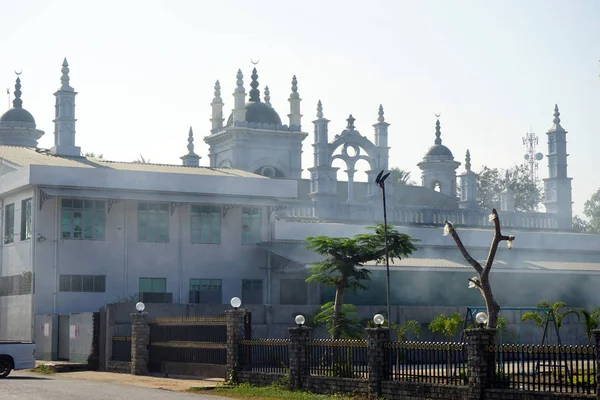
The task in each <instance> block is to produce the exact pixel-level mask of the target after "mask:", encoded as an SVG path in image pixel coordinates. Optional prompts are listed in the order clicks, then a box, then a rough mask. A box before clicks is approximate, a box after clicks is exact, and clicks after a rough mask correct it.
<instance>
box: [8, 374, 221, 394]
mask: <svg viewBox="0 0 600 400" xmlns="http://www.w3.org/2000/svg"><path fill="white" fill-rule="evenodd" d="M0 398H2V399H3V400H17V399H18V400H63V399H64V400H71V399H72V400H138V399H140V400H142V399H143V400H172V399H194V400H226V399H225V398H223V397H217V396H208V395H200V394H188V393H176V392H170V391H167V390H161V389H147V388H140V387H135V386H130V385H119V384H111V383H105V382H93V381H86V380H79V379H69V378H63V377H61V376H60V374H57V375H40V374H35V373H31V372H14V371H13V372H12V373H11V374H10V376H9V377H8V378H6V379H2V380H0Z"/></svg>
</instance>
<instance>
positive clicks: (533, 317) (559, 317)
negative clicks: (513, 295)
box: [521, 301, 581, 341]
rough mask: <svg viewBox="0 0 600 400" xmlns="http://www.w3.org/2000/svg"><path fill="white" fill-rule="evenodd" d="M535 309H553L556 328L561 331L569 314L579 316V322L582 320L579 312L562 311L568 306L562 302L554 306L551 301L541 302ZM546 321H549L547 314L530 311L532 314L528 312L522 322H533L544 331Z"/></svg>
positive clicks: (522, 317) (523, 316)
mask: <svg viewBox="0 0 600 400" xmlns="http://www.w3.org/2000/svg"><path fill="white" fill-rule="evenodd" d="M535 307H536V308H550V309H552V312H553V313H554V321H555V323H556V328H557V329H558V330H560V328H561V326H562V323H563V320H564V319H565V317H566V316H567V315H569V314H574V315H577V319H578V320H579V319H580V318H581V317H580V315H579V312H578V311H577V310H572V309H571V310H565V311H563V310H562V309H563V308H566V307H567V304H566V303H565V302H562V301H557V302H555V303H554V304H552V303H550V302H549V301H540V302H538V303H537V304H536V305H535ZM546 319H547V315H546V313H545V312H542V311H530V312H526V313H525V314H523V315H522V316H521V322H525V321H533V322H534V323H535V324H536V325H537V326H539V327H540V328H542V329H544V327H545V325H546ZM546 341H548V336H546Z"/></svg>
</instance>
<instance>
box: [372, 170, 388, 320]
mask: <svg viewBox="0 0 600 400" xmlns="http://www.w3.org/2000/svg"><path fill="white" fill-rule="evenodd" d="M383 173H384V171H381V172H380V173H379V175H377V178H375V183H376V184H377V186H379V187H380V188H381V190H382V191H383V235H384V238H385V272H386V281H385V286H386V296H387V319H388V324H391V321H392V311H391V305H390V259H389V255H388V231H387V210H386V205H385V180H386V179H387V177H388V176H390V173H389V172H388V173H387V174H385V175H383Z"/></svg>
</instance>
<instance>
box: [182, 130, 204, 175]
mask: <svg viewBox="0 0 600 400" xmlns="http://www.w3.org/2000/svg"><path fill="white" fill-rule="evenodd" d="M187 149H188V153H187V154H186V155H185V156H183V157H181V160H182V161H183V165H184V166H186V167H199V166H200V156H199V155H198V154H196V153H194V132H193V131H192V127H191V126H190V132H189V133H188V145H187Z"/></svg>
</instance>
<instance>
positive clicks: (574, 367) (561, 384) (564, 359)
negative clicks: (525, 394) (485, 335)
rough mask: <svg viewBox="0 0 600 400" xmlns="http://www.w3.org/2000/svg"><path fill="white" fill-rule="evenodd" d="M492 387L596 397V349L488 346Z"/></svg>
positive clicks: (550, 346) (510, 345)
mask: <svg viewBox="0 0 600 400" xmlns="http://www.w3.org/2000/svg"><path fill="white" fill-rule="evenodd" d="M487 352H488V354H489V355H490V357H493V358H494V360H495V365H496V368H495V370H494V372H493V374H492V376H491V377H490V381H491V385H492V387H495V388H506V389H509V388H510V389H517V390H526V391H538V392H556V393H581V394H596V391H597V389H596V388H597V385H596V376H597V375H596V374H597V371H596V368H597V364H596V347H595V346H566V345H513V344H506V345H501V346H489V347H488V349H487Z"/></svg>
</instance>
